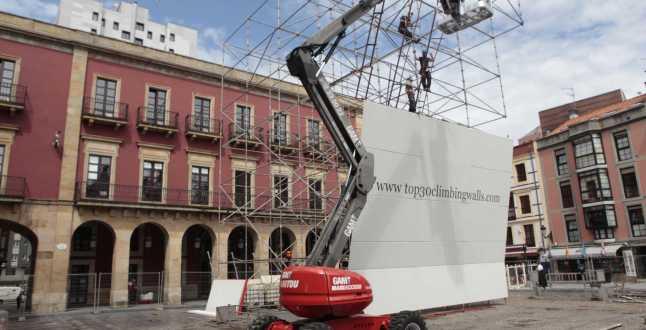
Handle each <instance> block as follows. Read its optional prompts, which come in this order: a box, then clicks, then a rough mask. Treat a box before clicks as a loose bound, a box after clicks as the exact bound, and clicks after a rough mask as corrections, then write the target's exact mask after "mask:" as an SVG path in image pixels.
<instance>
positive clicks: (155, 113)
mask: <svg viewBox="0 0 646 330" xmlns="http://www.w3.org/2000/svg"><path fill="white" fill-rule="evenodd" d="M178 117H179V114H178V113H177V112H172V111H166V110H165V109H160V108H155V107H139V109H138V110H137V128H138V129H140V130H141V131H142V132H143V133H144V134H145V133H146V132H148V131H151V132H158V133H162V134H165V135H166V136H171V135H173V134H175V133H176V132H177V129H178V126H177V119H178Z"/></svg>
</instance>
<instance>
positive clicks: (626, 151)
mask: <svg viewBox="0 0 646 330" xmlns="http://www.w3.org/2000/svg"><path fill="white" fill-rule="evenodd" d="M613 137H614V138H615V147H616V149H617V160H618V161H622V160H628V159H631V158H633V154H632V152H631V151H630V141H628V131H621V132H617V133H615V134H613Z"/></svg>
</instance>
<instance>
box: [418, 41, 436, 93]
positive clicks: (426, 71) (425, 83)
mask: <svg viewBox="0 0 646 330" xmlns="http://www.w3.org/2000/svg"><path fill="white" fill-rule="evenodd" d="M418 60H419V64H420V68H419V76H420V80H421V82H422V87H424V90H425V91H427V92H430V91H431V70H430V68H429V63H430V62H432V61H433V57H432V56H431V57H429V55H428V51H426V50H424V51H422V56H420V57H419V58H418Z"/></svg>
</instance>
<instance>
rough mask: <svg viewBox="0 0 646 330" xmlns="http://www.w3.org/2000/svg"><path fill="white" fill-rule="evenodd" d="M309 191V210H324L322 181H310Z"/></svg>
mask: <svg viewBox="0 0 646 330" xmlns="http://www.w3.org/2000/svg"><path fill="white" fill-rule="evenodd" d="M308 186H309V188H308V191H309V196H308V198H309V208H310V209H311V210H321V209H322V208H323V199H322V197H321V196H322V193H323V181H322V180H321V179H309V180H308Z"/></svg>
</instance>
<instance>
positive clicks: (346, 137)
mask: <svg viewBox="0 0 646 330" xmlns="http://www.w3.org/2000/svg"><path fill="white" fill-rule="evenodd" d="M382 1H383V0H361V1H359V3H358V4H357V5H355V6H354V7H353V8H351V9H350V10H349V11H348V12H347V13H345V14H344V15H343V16H341V17H339V18H337V19H335V20H334V21H332V22H331V23H330V24H329V25H328V26H326V27H325V28H323V29H322V30H321V31H319V32H318V33H317V34H316V35H314V36H313V37H311V38H310V39H309V40H307V41H305V42H304V43H303V44H302V45H301V46H299V47H297V48H295V49H294V50H293V51H292V52H291V53H290V54H289V55H288V57H287V66H288V68H289V72H290V73H291V74H292V75H293V76H296V77H298V78H299V79H300V80H301V82H302V84H303V87H304V88H305V90H306V91H307V94H308V95H309V97H310V99H311V101H312V103H313V104H314V107H315V108H316V110H317V111H318V113H319V115H320V116H321V119H322V121H323V123H324V124H325V126H326V127H327V129H328V130H329V132H330V135H331V136H332V138H333V140H334V143H335V144H336V146H337V147H338V148H339V149H340V151H341V154H342V155H343V158H344V159H345V160H346V162H347V163H348V164H349V167H350V169H349V173H348V179H347V182H346V184H345V186H344V187H343V189H342V192H341V198H340V199H339V202H338V203H337V205H336V207H335V208H334V210H333V212H332V213H331V215H330V218H329V219H328V221H327V223H326V225H325V227H324V228H323V230H322V232H321V235H320V237H319V239H318V240H317V241H316V244H315V245H314V248H313V249H312V252H311V254H310V255H309V256H308V258H307V259H306V261H305V264H304V265H303V266H290V267H287V268H286V269H285V270H284V271H283V273H282V275H281V281H280V303H281V305H282V306H283V307H285V308H286V309H287V310H289V311H290V312H292V313H293V314H295V315H297V316H300V317H304V318H307V320H303V321H299V322H295V323H288V322H286V321H283V320H279V319H277V318H275V317H271V316H264V317H260V318H257V319H256V320H254V322H253V324H252V326H251V329H263V330H265V329H268V330H269V329H271V330H278V329H285V330H288V329H303V330H305V329H357V328H361V329H426V327H425V325H424V321H423V320H422V318H421V317H420V315H419V314H418V313H415V312H402V313H398V314H395V315H393V316H390V315H386V316H367V315H364V314H361V313H362V311H363V309H365V308H366V307H367V306H368V305H369V304H370V303H371V302H372V289H371V287H370V284H369V283H368V281H367V280H366V279H365V278H364V277H363V276H361V275H359V274H357V273H354V272H351V271H347V270H342V269H337V268H335V267H336V266H337V265H338V264H339V262H340V261H341V259H342V257H343V249H344V247H345V246H346V244H347V243H348V241H349V240H350V236H351V235H352V230H353V229H354V227H355V225H356V223H357V219H358V218H359V214H360V213H361V211H362V209H363V207H364V205H365V204H366V197H367V194H368V192H369V191H370V190H371V189H372V186H373V184H374V182H375V176H374V171H373V170H374V158H373V155H372V154H371V153H370V152H368V151H367V150H366V148H365V147H364V145H363V143H362V142H361V140H360V139H359V137H358V135H357V133H356V132H355V130H354V128H353V127H352V125H351V124H350V123H348V121H347V120H346V118H345V115H344V114H343V111H342V109H341V107H339V105H338V104H337V101H336V98H335V96H334V93H333V92H332V90H331V89H330V86H329V83H328V82H327V80H326V79H325V77H324V76H323V75H322V74H321V72H322V69H323V66H324V65H325V64H326V63H327V62H328V60H329V59H330V57H331V56H332V53H333V52H334V50H335V49H336V47H337V46H338V45H339V42H340V41H341V39H342V38H343V37H344V35H345V30H346V28H347V27H348V26H350V25H351V24H352V23H354V22H355V21H357V20H358V19H359V18H361V17H362V16H363V15H364V14H366V13H367V12H369V11H370V10H372V9H373V8H374V7H375V6H376V5H377V4H379V3H381V2H382ZM328 46H329V50H328V52H327V54H325V56H324V59H323V61H322V64H321V65H319V64H318V63H317V62H316V61H315V57H317V56H319V55H322V54H323V53H324V52H325V50H326V49H327V48H328Z"/></svg>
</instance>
